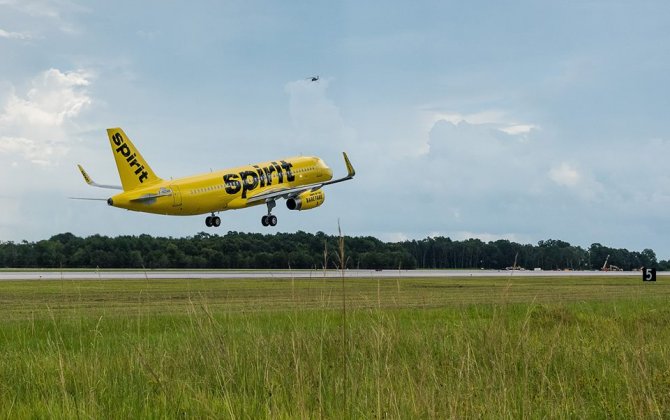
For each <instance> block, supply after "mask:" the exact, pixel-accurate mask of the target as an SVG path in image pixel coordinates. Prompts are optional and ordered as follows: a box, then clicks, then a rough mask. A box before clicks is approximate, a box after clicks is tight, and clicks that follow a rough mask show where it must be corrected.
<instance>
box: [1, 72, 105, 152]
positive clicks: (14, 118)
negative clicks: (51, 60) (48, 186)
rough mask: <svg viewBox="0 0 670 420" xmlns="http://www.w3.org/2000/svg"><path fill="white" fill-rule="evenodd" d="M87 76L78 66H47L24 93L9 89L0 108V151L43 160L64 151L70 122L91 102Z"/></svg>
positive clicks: (66, 146)
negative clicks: (66, 68) (66, 69)
mask: <svg viewBox="0 0 670 420" xmlns="http://www.w3.org/2000/svg"><path fill="white" fill-rule="evenodd" d="M90 79H91V76H90V75H88V74H87V73H86V72H85V71H81V70H79V71H71V72H61V71H60V70H58V69H49V70H47V71H45V72H43V73H42V74H40V75H39V76H38V77H36V78H35V79H34V80H33V81H32V83H31V87H30V89H29V90H28V91H27V92H26V94H25V95H17V94H16V93H15V92H12V93H10V94H9V95H8V97H7V99H6V100H5V104H4V106H3V108H2V110H1V111H0V130H1V132H2V134H1V135H0V155H5V156H9V157H10V158H12V159H15V158H17V157H21V158H23V159H25V160H28V161H30V162H32V163H36V164H45V163H48V162H52V161H54V159H57V158H58V157H60V156H62V155H64V154H66V153H67V149H68V143H69V137H68V135H67V133H68V128H70V124H71V123H72V121H73V120H74V119H75V118H76V117H77V116H78V115H79V114H80V113H81V112H82V110H84V109H85V108H86V107H88V106H89V105H90V104H91V103H92V99H91V97H90V96H89V95H88V92H87V90H86V87H87V86H89V84H90Z"/></svg>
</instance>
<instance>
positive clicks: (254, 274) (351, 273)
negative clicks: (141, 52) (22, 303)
mask: <svg viewBox="0 0 670 420" xmlns="http://www.w3.org/2000/svg"><path fill="white" fill-rule="evenodd" d="M324 275H325V277H329V278H337V277H340V276H341V275H342V274H341V272H340V271H337V270H327V271H326V273H325V274H324V272H323V270H292V271H291V270H220V271H208V270H202V271H200V270H160V271H154V270H147V271H143V270H137V271H132V270H129V271H106V270H99V271H96V270H92V271H63V272H61V271H1V272H0V281H8V280H86V279H99V280H142V279H144V280H146V279H239V278H256V279H261V278H323V277H324ZM344 275H345V277H361V278H398V277H435V278H439V277H571V276H608V277H619V276H641V275H642V273H640V272H639V271H610V272H602V271H506V270H382V271H375V270H345V272H344ZM658 275H659V276H666V275H670V272H663V273H658Z"/></svg>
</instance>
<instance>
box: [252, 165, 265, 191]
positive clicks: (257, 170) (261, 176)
mask: <svg viewBox="0 0 670 420" xmlns="http://www.w3.org/2000/svg"><path fill="white" fill-rule="evenodd" d="M254 168H255V169H256V173H257V174H258V179H259V180H260V182H261V187H264V186H265V174H264V173H263V170H262V169H261V168H259V167H258V165H254Z"/></svg>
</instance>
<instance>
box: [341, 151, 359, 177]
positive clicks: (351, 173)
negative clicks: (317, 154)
mask: <svg viewBox="0 0 670 420" xmlns="http://www.w3.org/2000/svg"><path fill="white" fill-rule="evenodd" d="M342 155H343V156H344V163H345V164H346V165H347V172H348V173H349V178H353V177H354V175H356V170H355V169H354V166H353V165H352V164H351V162H350V161H349V157H348V156H347V152H342Z"/></svg>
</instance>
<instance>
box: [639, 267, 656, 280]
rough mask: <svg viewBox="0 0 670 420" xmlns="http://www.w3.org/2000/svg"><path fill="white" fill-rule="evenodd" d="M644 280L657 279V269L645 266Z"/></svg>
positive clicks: (643, 270)
mask: <svg viewBox="0 0 670 420" xmlns="http://www.w3.org/2000/svg"><path fill="white" fill-rule="evenodd" d="M642 281H656V269H655V268H646V267H643V268H642Z"/></svg>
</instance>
